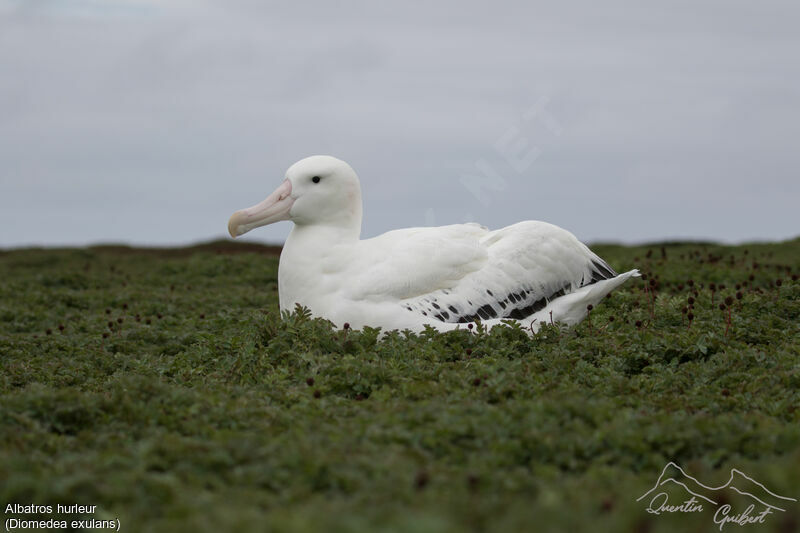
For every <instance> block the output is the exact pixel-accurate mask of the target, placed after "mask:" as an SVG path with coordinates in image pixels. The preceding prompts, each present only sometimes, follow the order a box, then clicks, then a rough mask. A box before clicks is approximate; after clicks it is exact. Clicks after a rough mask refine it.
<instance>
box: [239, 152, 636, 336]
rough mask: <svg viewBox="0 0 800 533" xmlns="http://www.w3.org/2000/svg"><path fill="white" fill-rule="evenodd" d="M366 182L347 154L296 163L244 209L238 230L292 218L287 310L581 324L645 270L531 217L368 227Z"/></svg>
mask: <svg viewBox="0 0 800 533" xmlns="http://www.w3.org/2000/svg"><path fill="white" fill-rule="evenodd" d="M361 209H362V208H361V185H360V182H359V179H358V176H357V175H356V173H355V171H353V169H352V168H351V167H350V165H348V164H347V163H345V162H344V161H342V160H340V159H336V158H335V157H331V156H321V155H317V156H312V157H308V158H305V159H302V160H300V161H298V162H297V163H295V164H294V165H292V166H291V167H289V170H287V171H286V178H285V179H284V180H283V182H282V183H281V184H280V185H279V186H278V188H277V189H275V191H274V192H273V193H272V194H270V195H269V196H267V198H266V199H265V200H264V201H262V202H261V203H259V204H256V205H254V206H252V207H249V208H247V209H242V210H240V211H236V212H235V213H234V214H233V215H232V216H231V218H230V220H229V221H228V231H229V232H230V234H231V237H234V238H235V237H238V236H240V235H242V234H244V233H247V232H248V231H250V230H252V229H254V228H257V227H259V226H264V225H267V224H272V223H274V222H278V221H282V220H289V221H292V222H293V223H294V227H293V228H292V230H291V232H290V233H289V237H288V238H287V239H286V243H285V245H284V246H283V250H282V252H281V256H280V264H279V267H278V295H279V299H280V308H281V310H286V311H291V310H292V309H294V308H295V307H296V305H297V304H300V305H301V306H304V307H306V308H307V309H309V310H310V311H311V314H312V315H314V316H318V317H323V318H326V319H328V320H330V321H331V322H333V323H334V324H335V325H337V326H338V327H343V326H344V324H345V323H347V324H349V325H350V327H353V328H363V327H364V326H371V327H380V328H382V329H383V330H384V331H388V330H411V331H415V332H420V331H422V330H424V329H425V327H426V326H431V327H433V328H435V329H437V330H439V331H449V330H452V329H456V328H460V327H465V326H466V325H467V324H469V323H471V322H478V321H480V322H481V323H482V324H483V325H484V326H485V327H487V328H491V327H493V326H496V325H498V324H501V323H503V322H509V321H511V322H517V323H519V324H520V325H521V326H522V327H524V328H526V329H527V330H528V331H529V332H531V333H532V334H533V333H535V332H536V331H537V330H538V328H539V325H541V324H542V323H543V322H545V323H553V322H559V323H563V324H566V325H574V324H577V323H578V322H580V321H581V320H583V319H584V318H585V317H586V315H587V313H588V309H589V306H590V305H592V306H593V305H596V304H597V303H598V302H599V301H600V300H601V299H602V298H603V297H605V296H606V295H607V294H608V293H609V292H611V291H612V290H614V289H615V288H616V287H618V286H620V285H622V284H623V283H625V281H627V280H628V279H629V278H631V277H634V276H638V275H639V273H638V271H637V270H630V271H628V272H625V273H623V274H617V273H616V272H615V271H614V269H613V268H611V267H610V266H609V265H608V263H606V262H605V261H604V260H602V259H601V258H600V257H598V256H597V255H596V254H594V253H593V252H592V251H591V250H589V248H588V247H587V246H586V245H584V244H583V243H581V242H580V241H579V240H578V239H577V238H576V237H575V236H574V235H573V234H572V233H570V232H568V231H567V230H564V229H562V228H559V227H558V226H554V225H552V224H548V223H547V222H539V221H533V220H529V221H525V222H519V223H517V224H513V225H511V226H507V227H505V228H502V229H498V230H494V231H490V230H488V229H487V228H485V227H483V226H481V225H479V224H475V223H468V224H454V225H450V226H440V227H418V228H407V229H398V230H394V231H389V232H387V233H384V234H383V235H379V236H377V237H373V238H371V239H364V240H361V239H360V235H361V214H362V213H361Z"/></svg>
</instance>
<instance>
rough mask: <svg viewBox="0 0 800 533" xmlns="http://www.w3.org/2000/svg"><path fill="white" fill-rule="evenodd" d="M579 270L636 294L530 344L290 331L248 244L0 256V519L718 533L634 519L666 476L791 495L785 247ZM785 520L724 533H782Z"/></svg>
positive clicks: (326, 327) (674, 520)
mask: <svg viewBox="0 0 800 533" xmlns="http://www.w3.org/2000/svg"><path fill="white" fill-rule="evenodd" d="M594 249H595V251H597V252H598V253H599V254H600V255H602V256H603V257H605V258H606V259H607V260H608V261H609V263H610V264H612V265H613V266H614V267H615V268H616V269H617V270H620V271H622V270H626V269H629V268H633V267H638V268H640V269H641V270H642V272H643V273H644V274H645V277H644V278H643V279H642V280H634V281H632V282H630V283H628V284H627V285H626V286H624V287H623V288H622V290H618V291H616V292H614V293H613V294H612V295H611V297H610V298H608V299H606V300H605V301H604V302H603V303H602V304H601V305H599V306H597V307H596V308H595V309H594V310H592V312H591V314H590V319H589V320H587V321H585V322H583V323H582V324H580V325H579V326H577V327H575V328H572V329H566V330H561V329H558V328H555V327H551V326H545V327H543V328H542V331H540V333H539V334H538V335H537V336H536V338H534V339H530V338H528V336H527V335H526V334H525V332H523V331H522V330H520V329H519V328H516V329H515V328H511V327H507V328H498V329H495V330H493V331H492V332H491V333H490V334H485V333H482V332H477V333H469V332H467V331H456V332H451V333H448V334H438V333H434V332H426V333H424V334H421V335H413V334H405V333H396V332H395V333H390V334H388V335H386V336H385V337H384V338H382V339H381V338H379V332H378V331H377V330H366V331H360V332H359V331H342V330H337V329H334V328H333V327H332V325H331V324H330V323H328V322H326V321H324V320H319V319H309V318H308V317H307V315H306V314H305V313H304V312H302V311H301V312H296V313H293V314H292V315H290V316H288V317H285V320H280V317H279V314H278V306H277V301H278V300H277V258H276V257H275V256H274V255H270V254H267V253H260V252H264V251H266V252H269V251H270V250H261V249H259V248H256V247H250V248H247V249H244V248H240V247H238V246H234V245H231V244H223V243H218V244H215V245H207V246H204V247H201V248H197V249H183V250H161V251H159V250H136V249H127V248H122V247H117V248H109V247H106V248H103V247H97V248H90V249H80V250H75V249H69V250H15V251H7V252H0V368H1V370H0V504H2V505H3V508H4V510H5V506H6V504H9V503H18V504H24V505H27V504H32V503H33V504H50V505H53V506H55V505H56V504H75V503H77V504H84V505H97V506H98V509H97V512H96V513H95V514H93V515H87V516H88V517H89V518H95V519H98V520H102V519H109V518H119V520H120V522H121V526H122V530H123V531H409V532H411V531H413V532H418V531H503V532H506V531H551V530H552V531H560V530H566V529H571V530H574V531H589V530H593V531H636V532H646V531H653V532H657V531H676V530H683V531H718V530H719V529H718V527H717V526H716V525H715V524H713V523H712V521H711V516H712V514H713V513H712V512H711V511H705V512H703V513H684V514H682V513H674V514H662V515H659V516H656V515H653V514H649V513H647V512H645V505H644V502H636V501H635V500H636V498H637V497H638V496H639V495H641V494H642V493H644V492H646V491H647V490H649V488H650V487H652V485H653V484H654V483H655V480H656V479H657V477H658V475H659V474H660V472H661V470H662V468H663V467H664V465H665V464H666V463H667V461H669V460H673V461H676V462H677V463H679V464H680V465H681V466H682V467H683V468H684V469H686V470H687V472H690V473H691V474H692V475H693V476H695V477H697V478H698V479H699V480H702V481H704V482H706V483H707V484H710V485H717V484H722V483H724V482H725V481H726V480H727V478H728V472H729V471H730V469H731V468H738V469H740V470H742V471H744V472H746V473H747V474H748V475H750V476H751V477H753V478H754V479H756V480H758V481H760V482H761V483H763V484H764V485H765V486H766V487H768V488H769V489H771V490H772V491H774V492H776V493H778V494H782V495H787V496H792V497H795V498H800V424H798V422H800V411H798V409H797V407H798V404H799V403H800V336H799V334H800V328H799V327H798V324H799V323H800V283H798V281H797V274H798V273H800V240H794V241H791V242H786V243H780V244H752V245H746V246H738V247H724V246H718V245H712V244H665V245H664V246H663V247H662V246H661V245H652V246H643V247H621V246H602V245H600V246H595V247H594ZM232 252H246V253H232ZM689 280H692V281H691V282H690V281H689ZM778 280H780V282H778ZM712 284H714V290H712V288H711V286H712ZM651 285H652V287H651ZM737 287H738V288H737ZM737 293H739V294H737ZM689 298H693V302H694V303H693V306H692V308H691V309H690V308H689ZM726 300H727V302H728V305H726V303H725V302H726ZM720 304H722V306H723V308H724V309H720V308H719V305H720ZM684 309H685V312H684ZM690 314H691V315H692V320H691V323H690V321H689V318H688V317H689V315H690ZM786 507H787V509H786V512H784V513H780V512H778V513H775V514H773V515H771V516H769V517H767V520H766V524H765V525H763V526H759V525H751V526H744V527H741V528H740V527H739V526H737V525H736V524H730V525H727V526H725V529H724V531H740V530H741V531H764V530H767V531H795V530H796V529H797V527H798V523H800V502H794V503H790V504H788V505H787V506H786ZM11 516H16V517H17V518H22V519H34V518H36V519H46V518H52V517H54V516H55V513H54V514H53V515H38V516H37V515H27V516H26V515H11V514H8V513H6V514H5V516H4V519H7V518H9V517H11Z"/></svg>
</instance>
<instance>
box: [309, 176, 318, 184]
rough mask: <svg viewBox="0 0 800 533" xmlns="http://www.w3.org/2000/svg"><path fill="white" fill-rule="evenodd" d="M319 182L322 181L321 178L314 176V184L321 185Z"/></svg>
mask: <svg viewBox="0 0 800 533" xmlns="http://www.w3.org/2000/svg"><path fill="white" fill-rule="evenodd" d="M319 180H320V177H319V176H314V177H313V178H311V181H313V182H314V183H319Z"/></svg>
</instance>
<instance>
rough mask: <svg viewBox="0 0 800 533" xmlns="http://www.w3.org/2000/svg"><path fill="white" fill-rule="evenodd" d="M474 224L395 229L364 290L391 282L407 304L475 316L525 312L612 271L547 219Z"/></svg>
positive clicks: (392, 291) (391, 292)
mask: <svg viewBox="0 0 800 533" xmlns="http://www.w3.org/2000/svg"><path fill="white" fill-rule="evenodd" d="M479 228H480V226H472V225H459V226H446V227H444V228H427V229H426V228H422V229H421V230H420V233H419V234H414V233H411V234H408V233H405V231H414V230H404V231H403V232H401V233H399V234H397V237H400V239H399V240H400V241H402V242H398V243H397V246H396V247H393V248H391V250H392V251H391V253H390V254H389V255H387V256H386V258H385V259H384V261H382V262H381V263H380V264H377V265H376V268H375V269H374V270H372V271H370V272H369V275H368V276H367V277H366V280H368V281H369V287H370V288H369V289H367V288H366V287H365V286H362V290H365V294H376V293H378V292H379V291H378V287H381V286H384V287H389V289H388V290H386V291H385V292H384V293H383V296H384V297H387V296H391V297H394V298H399V299H400V300H401V301H399V302H398V303H399V304H400V305H402V306H403V307H405V308H406V309H408V310H410V311H416V312H419V313H422V314H423V315H425V316H429V317H431V318H433V319H437V320H442V321H444V322H473V321H475V320H478V319H482V320H488V319H492V318H515V319H523V318H526V317H528V316H530V315H531V314H533V313H535V312H536V311H538V310H540V309H543V308H544V307H545V306H546V305H547V303H548V302H550V301H551V300H553V299H555V298H557V297H559V296H561V295H564V294H568V293H570V292H573V291H575V290H576V289H578V288H580V287H583V286H585V285H589V284H591V283H594V282H596V281H599V280H602V279H610V278H613V277H615V276H616V275H617V274H616V272H614V270H613V269H612V268H611V267H610V266H608V264H606V262H605V261H603V260H602V259H600V258H599V257H598V256H597V255H595V254H594V253H593V252H592V251H590V250H589V248H587V247H586V246H585V245H584V244H582V243H581V242H580V241H578V239H577V238H575V236H574V235H572V234H571V233H570V232H568V231H566V230H564V229H561V228H559V227H557V226H554V225H552V224H548V223H545V222H537V221H528V222H520V223H519V224H515V225H513V226H508V227H506V228H503V229H500V230H497V231H492V232H489V231H486V230H485V229H483V230H480V231H479ZM432 230H437V232H435V233H434V232H432ZM428 232H432V233H430V234H428ZM392 233H394V232H392ZM365 242H367V241H365ZM385 274H391V276H392V277H391V278H386V277H384V275H385Z"/></svg>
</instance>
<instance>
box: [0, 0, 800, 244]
mask: <svg viewBox="0 0 800 533" xmlns="http://www.w3.org/2000/svg"><path fill="white" fill-rule="evenodd" d="M645 4H649V6H645ZM653 4H654V3H652V2H647V3H645V2H637V1H604V2H589V1H586V2H572V1H562V2H530V1H524V2H523V1H521V2H511V3H503V2H469V1H458V2H456V1H452V2H433V3H431V2H420V3H408V2H402V3H401V2H395V3H394V4H393V5H392V7H388V6H387V5H385V4H384V3H380V2H369V1H363V2H361V1H337V2H321V1H320V2H311V3H301V2H286V3H275V2H260V1H255V0H252V1H248V0H225V1H222V0H219V1H216V2H203V1H201V0H192V1H186V2H183V1H178V0H175V1H167V0H160V1H156V0H151V1H145V0H50V1H48V0H0V247H12V246H21V245H41V244H44V245H63V244H76V245H82V244H90V243H99V242H125V243H132V244H187V243H191V242H197V241H204V240H209V239H213V238H218V237H223V236H225V235H226V224H227V220H228V217H229V216H230V214H231V213H233V212H234V211H235V210H237V209H240V208H243V207H247V206H250V205H252V204H255V203H257V202H259V201H261V200H262V199H263V198H264V197H266V195H267V194H269V193H270V192H271V191H272V190H273V189H274V188H275V187H276V186H277V185H278V184H279V183H280V182H281V181H282V179H283V176H284V173H285V171H286V168H287V167H288V166H289V165H291V164H292V163H294V162H295V161H296V160H298V159H301V158H303V157H305V156H308V155H313V154H330V155H334V156H337V157H339V158H341V159H344V160H346V161H348V162H349V163H350V164H351V165H352V166H353V168H354V169H355V170H356V172H357V173H358V174H359V176H360V178H361V182H362V189H363V193H364V202H365V205H364V228H363V232H362V236H364V237H370V236H374V235H377V234H379V233H382V232H384V231H387V230H390V229H395V228H401V227H407V226H420V225H442V224H450V223H458V222H464V221H468V220H469V221H476V222H480V223H482V224H484V225H486V226H489V227H490V228H498V227H502V226H505V225H508V224H511V223H514V222H517V221H519V220H526V219H537V220H546V221H549V222H552V223H555V224H558V225H560V226H562V227H564V228H566V229H569V230H570V231H572V232H573V233H575V234H576V235H577V236H578V237H579V238H580V239H582V240H584V241H589V242H596V241H622V242H642V241H649V240H658V239H666V238H692V239H709V238H710V239H716V240H722V241H726V242H741V241H745V240H753V239H758V240H777V239H785V238H789V237H794V236H797V235H798V234H800V214H798V213H799V212H800V210H799V209H798V201H799V200H800V179H798V169H800V149H799V147H798V140H800V61H798V59H797V58H798V57H800V31H798V25H799V24H800V4H798V3H797V2H794V1H786V2H752V1H746V2H743V1H731V0H720V1H700V0H692V1H684V2H676V1H671V2H662V3H661V4H662V7H660V8H654V7H652V5H653ZM289 229H290V223H288V222H282V223H279V224H276V225H273V226H269V227H265V228H260V229H257V230H255V231H253V232H251V233H250V234H248V236H246V239H250V240H257V241H268V242H281V241H283V239H284V238H285V237H286V235H287V234H288V232H289Z"/></svg>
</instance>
